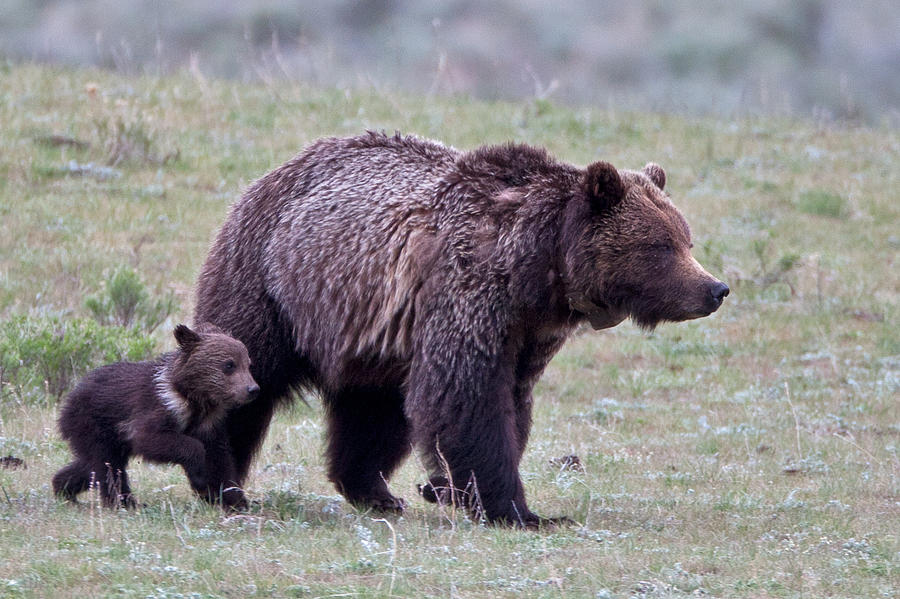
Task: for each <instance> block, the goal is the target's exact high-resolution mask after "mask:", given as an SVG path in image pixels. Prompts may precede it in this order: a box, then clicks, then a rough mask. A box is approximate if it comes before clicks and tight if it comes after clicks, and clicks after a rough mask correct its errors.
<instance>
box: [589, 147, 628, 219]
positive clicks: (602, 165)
mask: <svg viewBox="0 0 900 599" xmlns="http://www.w3.org/2000/svg"><path fill="white" fill-rule="evenodd" d="M583 185H584V193H585V195H586V196H587V198H588V200H590V202H591V206H593V207H594V210H596V211H597V212H600V211H603V210H609V209H610V208H612V207H613V206H615V205H616V204H618V203H619V202H621V201H622V198H624V197H625V185H624V184H623V183H622V177H620V176H619V171H617V170H616V167H614V166H613V165H611V164H610V163H608V162H603V161H602V160H601V161H599V162H595V163H594V164H591V165H589V166H588V167H587V172H585V174H584V182H583Z"/></svg>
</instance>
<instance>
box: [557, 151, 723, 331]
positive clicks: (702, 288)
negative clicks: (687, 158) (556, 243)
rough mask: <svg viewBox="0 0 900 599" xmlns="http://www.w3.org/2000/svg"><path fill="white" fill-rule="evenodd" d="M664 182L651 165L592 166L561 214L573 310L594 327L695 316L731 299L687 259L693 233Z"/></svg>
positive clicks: (646, 323) (659, 171) (653, 323)
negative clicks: (632, 168) (627, 168)
mask: <svg viewBox="0 0 900 599" xmlns="http://www.w3.org/2000/svg"><path fill="white" fill-rule="evenodd" d="M665 185H666V174H665V171H663V169H662V168H661V167H660V166H659V165H656V164H653V163H650V164H648V165H647V166H645V167H644V168H643V169H642V170H640V171H619V170H617V169H616V168H615V167H613V166H612V165H611V164H609V163H608V162H596V163H594V164H591V165H590V166H588V167H587V169H586V170H585V171H584V172H583V175H582V178H581V181H580V188H579V189H578V190H576V192H575V194H574V197H573V198H572V201H570V202H569V204H568V209H567V212H566V222H565V226H564V248H565V249H564V252H565V256H564V262H565V266H564V271H565V272H564V277H563V278H564V283H565V286H566V293H567V296H568V300H569V305H570V307H571V308H572V310H574V311H576V312H579V313H581V314H584V315H585V316H587V317H588V318H589V319H590V321H591V324H592V325H593V326H594V328H598V329H599V328H606V327H611V326H615V325H616V324H618V323H619V322H621V321H622V320H624V319H625V318H628V317H631V318H632V320H634V322H635V323H637V324H638V325H639V326H641V327H644V328H653V327H655V326H656V325H657V324H658V323H660V322H663V321H681V320H690V319H692V318H700V317H702V316H708V315H709V314H712V313H713V312H715V311H716V310H717V309H718V308H719V306H720V305H722V301H723V300H724V299H725V296H726V295H728V286H727V285H726V284H725V283H723V282H722V281H720V280H718V279H717V278H715V277H714V276H712V275H711V274H709V273H708V272H706V270H704V268H703V267H702V266H701V265H700V264H699V263H698V262H697V260H695V259H694V257H693V256H692V255H691V247H692V243H691V231H690V229H689V228H688V225H687V221H685V219H684V217H683V216H682V215H681V213H680V212H679V211H678V209H677V208H675V205H674V204H672V202H671V201H670V200H669V197H668V195H667V194H666V193H665V192H664V191H663V189H664V188H665Z"/></svg>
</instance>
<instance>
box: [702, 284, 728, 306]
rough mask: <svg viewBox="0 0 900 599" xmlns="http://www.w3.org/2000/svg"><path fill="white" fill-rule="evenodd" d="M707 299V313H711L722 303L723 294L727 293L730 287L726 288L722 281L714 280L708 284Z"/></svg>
mask: <svg viewBox="0 0 900 599" xmlns="http://www.w3.org/2000/svg"><path fill="white" fill-rule="evenodd" d="M708 290H709V299H708V302H707V305H708V306H709V309H710V310H709V313H710V314H712V313H713V312H715V311H716V310H718V309H719V306H721V305H722V302H724V301H725V296H726V295H728V292H729V291H730V289H728V285H726V284H725V283H723V282H722V281H714V282H713V283H710V284H709V287H708Z"/></svg>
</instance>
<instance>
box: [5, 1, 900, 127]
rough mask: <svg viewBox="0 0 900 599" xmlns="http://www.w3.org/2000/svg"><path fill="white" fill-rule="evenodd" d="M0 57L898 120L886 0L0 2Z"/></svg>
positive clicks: (890, 10) (897, 69) (893, 12)
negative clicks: (695, 0) (685, 0)
mask: <svg viewBox="0 0 900 599" xmlns="http://www.w3.org/2000/svg"><path fill="white" fill-rule="evenodd" d="M2 5H3V10H0V56H5V57H6V58H7V60H14V61H18V60H37V61H42V62H43V61H51V62H62V63H69V64H93V65H97V66H102V67H111V68H114V69H116V70H118V71H120V72H124V73H126V74H168V73H171V72H173V71H177V70H179V69H182V68H190V69H192V70H193V71H194V72H195V74H196V73H201V74H203V75H205V76H215V77H227V78H233V79H238V80H260V79H262V80H268V79H282V78H284V79H289V80H294V81H302V82H305V83H312V84H318V85H327V86H333V85H337V86H339V87H360V86H366V87H369V86H374V87H376V88H379V89H381V90H382V91H390V90H393V89H399V90H404V91H410V92H413V93H429V94H463V95H469V96H474V97H478V98H485V99H522V98H533V97H537V98H538V99H546V98H548V97H552V99H553V100H554V101H560V102H563V103H569V104H593V105H599V106H602V107H604V108H631V109H651V110H662V111H667V112H668V111H676V112H690V113H708V112H714V113H716V114H718V115H719V116H741V115H744V114H747V113H760V112H761V113H765V114H779V115H784V116H804V117H807V116H813V117H815V118H822V119H826V120H842V121H843V120H850V121H854V122H864V123H867V124H875V125H878V124H891V125H895V124H896V123H898V122H900V35H898V32H900V3H898V2H896V1H895V0H860V1H857V2H852V3H851V2H844V1H842V0H798V1H794V2H783V1H779V0H753V1H746V0H744V1H733V0H702V1H697V2H684V1H675V2H671V1H664V0H636V1H632V2H597V1H595V0H570V1H568V2H548V1H546V0H500V1H497V2H490V3H488V2H474V1H472V0H449V1H445V2H436V1H434V0H363V1H354V0H337V1H332V0H305V1H304V2H297V3H287V2H272V1H268V0H249V1H242V2H237V1H233V0H231V1H224V2H223V1H219V0H215V1H214V0H199V1H196V2H190V3H186V4H181V3H179V4H178V5H177V7H176V6H175V5H174V4H172V3H167V2H161V1H159V0H156V1H153V2H119V1H117V0H4V1H3V4H2Z"/></svg>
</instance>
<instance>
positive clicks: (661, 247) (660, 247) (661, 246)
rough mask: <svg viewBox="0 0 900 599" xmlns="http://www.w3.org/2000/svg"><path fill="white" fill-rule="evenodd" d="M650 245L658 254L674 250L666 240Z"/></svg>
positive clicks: (669, 252)
mask: <svg viewBox="0 0 900 599" xmlns="http://www.w3.org/2000/svg"><path fill="white" fill-rule="evenodd" d="M650 247H651V249H653V251H654V252H658V253H660V254H671V253H672V252H674V251H675V247H674V246H673V245H672V244H671V243H668V242H666V241H661V242H659V243H654V244H651V245H650Z"/></svg>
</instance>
